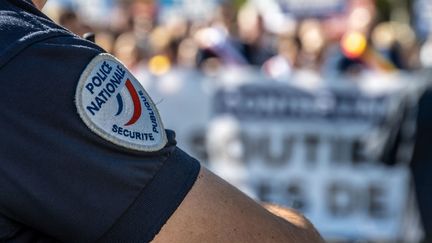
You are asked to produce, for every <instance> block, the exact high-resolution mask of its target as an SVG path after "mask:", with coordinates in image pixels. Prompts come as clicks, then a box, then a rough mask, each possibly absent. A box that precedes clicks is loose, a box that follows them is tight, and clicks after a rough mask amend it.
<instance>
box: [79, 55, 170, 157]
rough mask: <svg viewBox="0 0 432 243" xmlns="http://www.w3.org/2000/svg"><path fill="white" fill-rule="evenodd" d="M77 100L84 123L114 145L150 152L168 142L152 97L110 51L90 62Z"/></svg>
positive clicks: (80, 81)
mask: <svg viewBox="0 0 432 243" xmlns="http://www.w3.org/2000/svg"><path fill="white" fill-rule="evenodd" d="M75 103H76V106H77V109H78V113H79V115H80V116H81V118H82V120H83V121H84V123H85V124H86V125H87V126H88V127H89V128H90V129H91V130H92V131H93V132H95V133H96V134H97V135H99V136H101V137H102V138H104V139H106V140H108V141H110V142H112V143H114V144H117V145H120V146H122V147H125V148H128V149H133V150H138V151H144V152H151V151H157V150H160V149H161V148H163V147H164V146H165V144H166V143H167V138H166V134H165V129H164V127H163V124H162V121H161V119H160V116H159V112H158V110H157V109H156V106H155V105H154V103H153V101H152V100H151V98H150V96H149V95H148V94H147V92H146V91H145V90H144V88H143V87H142V86H141V84H140V83H139V82H138V81H137V80H136V78H135V77H134V76H133V75H132V74H131V73H130V72H129V71H128V70H127V68H126V67H125V66H124V65H123V64H122V63H121V62H120V61H118V60H117V59H116V58H115V57H113V56H112V55H110V54H105V53H104V54H100V55H98V56H96V57H95V58H94V59H93V60H92V61H91V62H90V63H89V64H88V66H87V67H86V69H85V70H84V72H83V73H82V75H81V78H80V80H79V83H78V86H77V90H76V95H75Z"/></svg>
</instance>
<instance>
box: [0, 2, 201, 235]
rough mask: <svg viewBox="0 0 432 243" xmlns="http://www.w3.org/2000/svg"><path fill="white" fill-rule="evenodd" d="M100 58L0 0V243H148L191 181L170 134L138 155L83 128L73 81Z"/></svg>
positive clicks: (193, 167)
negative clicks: (156, 146)
mask: <svg viewBox="0 0 432 243" xmlns="http://www.w3.org/2000/svg"><path fill="white" fill-rule="evenodd" d="M102 52H104V51H103V50H102V49H100V48H99V47H98V46H96V45H94V44H93V43H90V42H88V41H85V40H83V39H81V38H79V37H77V36H75V35H73V34H71V33H70V32H68V31H66V30H64V29H63V28H61V27H59V26H57V25H56V24H54V23H53V22H52V21H51V20H49V19H48V18H47V17H46V16H44V15H43V14H42V13H40V12H39V11H38V10H37V9H36V8H35V7H34V5H33V4H32V3H31V1H30V0H2V1H0V85H1V94H0V242H96V241H100V242H148V241H150V240H151V239H152V238H153V237H154V236H155V234H157V232H158V231H159V230H160V228H161V227H162V226H163V225H164V224H165V222H166V221H167V219H168V218H169V217H170V216H171V215H172V213H173V212H174V211H175V210H176V208H177V207H178V205H179V204H180V203H181V201H182V200H183V199H184V197H185V195H186V194H187V192H188V191H189V190H190V188H191V187H192V185H193V183H194V182H195V180H196V177H197V174H198V172H199V168H200V167H199V163H198V162H197V161H196V160H194V159H192V158H191V157H189V156H188V155H186V154H185V153H183V152H182V151H181V150H179V149H178V148H177V147H176V142H175V135H174V132H172V131H167V138H168V142H167V144H166V145H165V146H164V148H163V149H159V150H157V151H153V152H145V151H137V150H133V149H128V148H125V147H122V146H119V145H116V144H115V143H112V142H110V141H108V140H106V139H104V138H102V137H101V136H98V135H97V134H95V133H94V132H93V131H91V129H89V127H88V126H86V124H84V122H83V120H82V119H81V118H80V116H79V114H78V112H77V107H76V105H75V103H74V100H75V92H76V89H77V83H78V80H80V76H81V75H82V73H83V70H85V69H86V67H87V65H88V64H89V62H90V61H91V60H92V59H93V58H94V57H95V56H97V55H99V54H100V53H102Z"/></svg>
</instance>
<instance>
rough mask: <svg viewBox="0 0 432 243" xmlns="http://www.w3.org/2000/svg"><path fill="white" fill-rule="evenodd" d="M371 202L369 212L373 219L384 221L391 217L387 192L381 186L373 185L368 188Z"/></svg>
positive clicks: (369, 202)
mask: <svg viewBox="0 0 432 243" xmlns="http://www.w3.org/2000/svg"><path fill="white" fill-rule="evenodd" d="M368 192H369V201H368V212H369V215H370V216H371V217H372V218H378V219H383V218H386V217H388V216H389V212H388V206H387V204H386V201H385V199H386V198H388V197H386V196H387V195H386V190H385V189H384V188H382V187H381V186H380V185H379V184H376V185H375V184H371V185H370V186H369V187H368Z"/></svg>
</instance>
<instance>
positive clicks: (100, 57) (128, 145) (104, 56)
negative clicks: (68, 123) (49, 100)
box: [75, 53, 168, 152]
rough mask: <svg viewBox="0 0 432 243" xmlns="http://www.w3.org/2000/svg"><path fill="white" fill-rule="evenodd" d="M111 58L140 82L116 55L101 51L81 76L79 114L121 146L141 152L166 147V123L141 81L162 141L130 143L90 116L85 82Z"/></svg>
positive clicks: (76, 94) (93, 128)
mask: <svg viewBox="0 0 432 243" xmlns="http://www.w3.org/2000/svg"><path fill="white" fill-rule="evenodd" d="M107 59H110V60H111V61H114V62H117V63H118V64H119V65H121V67H122V68H123V69H124V70H126V71H127V73H128V74H129V77H130V79H134V80H135V81H136V82H138V83H139V81H138V80H137V79H136V78H135V76H134V75H133V74H132V73H131V72H130V71H129V69H128V68H126V66H125V65H124V64H123V63H122V62H121V61H120V60H118V59H117V58H116V57H115V56H113V55H111V54H108V53H101V54H99V55H96V56H95V57H94V58H93V59H92V60H91V61H90V63H89V64H88V65H87V66H86V68H85V69H84V71H83V73H82V74H81V77H80V79H79V81H78V85H77V88H76V91H75V106H76V107H77V111H78V114H79V116H80V117H81V119H82V120H83V122H84V124H85V125H86V126H87V127H88V128H89V129H90V130H91V131H93V132H94V133H96V134H97V135H98V136H100V137H102V138H103V139H105V140H107V141H109V142H111V143H113V144H115V145H118V146H121V147H123V148H127V149H131V150H135V151H140V152H156V151H159V150H161V149H162V148H164V147H165V146H166V144H167V143H168V139H167V135H166V131H165V128H164V125H163V123H162V119H161V118H160V115H159V111H158V110H157V108H156V106H155V105H154V102H153V100H152V99H151V97H150V96H149V95H148V93H147V91H146V90H145V89H144V87H142V85H141V83H139V85H141V88H142V91H143V92H144V95H145V97H146V98H147V99H148V100H149V101H150V102H149V104H150V106H151V108H152V109H153V110H154V111H155V117H156V121H157V122H158V124H159V125H160V133H161V134H160V136H161V141H160V142H159V143H158V144H156V145H144V144H143V145H138V144H134V143H130V142H127V141H124V140H121V139H119V138H117V137H115V136H113V135H112V134H110V133H108V132H106V131H105V130H104V129H102V128H100V127H99V126H97V124H96V123H95V122H93V121H92V120H91V119H90V117H89V116H88V115H87V113H86V112H85V109H84V107H83V104H82V103H83V101H82V97H81V96H82V92H83V90H84V85H85V82H86V81H87V79H88V78H89V76H90V75H91V73H92V71H93V70H94V68H96V66H97V65H98V64H99V63H100V62H101V61H104V60H107Z"/></svg>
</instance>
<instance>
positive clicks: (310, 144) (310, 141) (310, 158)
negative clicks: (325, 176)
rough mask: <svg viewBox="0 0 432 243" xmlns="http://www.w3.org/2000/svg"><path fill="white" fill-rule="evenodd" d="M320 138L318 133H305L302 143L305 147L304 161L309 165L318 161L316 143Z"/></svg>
mask: <svg viewBox="0 0 432 243" xmlns="http://www.w3.org/2000/svg"><path fill="white" fill-rule="evenodd" d="M319 140H320V138H319V136H318V135H311V134H310V135H305V138H304V143H305V149H306V156H305V157H306V162H307V163H308V164H309V165H312V164H313V165H316V164H317V163H318V144H319V142H320V141H319Z"/></svg>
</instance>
